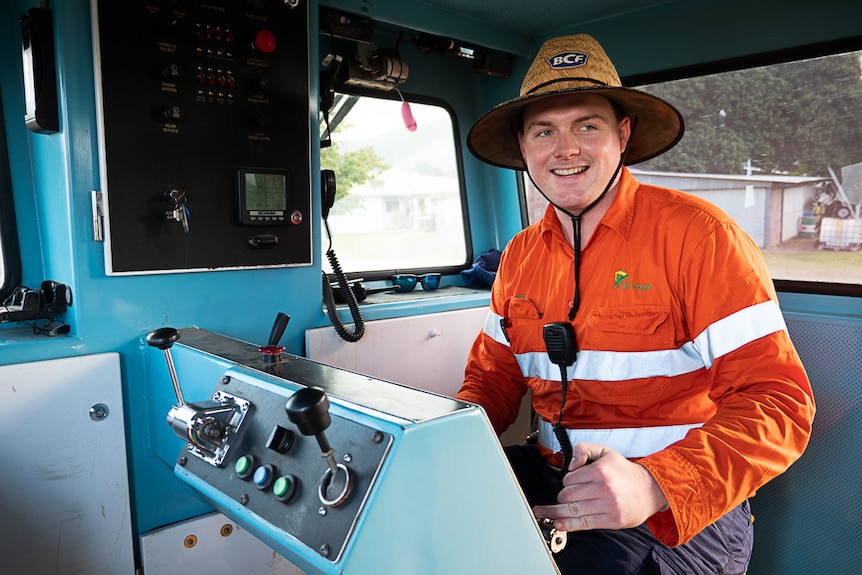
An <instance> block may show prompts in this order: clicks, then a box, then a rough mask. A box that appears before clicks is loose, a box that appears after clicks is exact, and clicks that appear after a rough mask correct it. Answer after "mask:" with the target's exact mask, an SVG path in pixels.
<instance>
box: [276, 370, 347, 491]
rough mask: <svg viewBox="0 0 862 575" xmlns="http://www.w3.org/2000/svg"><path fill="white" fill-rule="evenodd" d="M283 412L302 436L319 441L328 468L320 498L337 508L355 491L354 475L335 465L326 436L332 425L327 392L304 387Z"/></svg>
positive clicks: (320, 488) (339, 464) (340, 464)
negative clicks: (285, 412)
mask: <svg viewBox="0 0 862 575" xmlns="http://www.w3.org/2000/svg"><path fill="white" fill-rule="evenodd" d="M284 409H285V410H286V411H287V417H288V418H289V419H290V421H291V422H293V423H294V424H295V425H296V426H297V427H298V428H299V432H300V433H302V434H303V435H313V436H314V437H315V438H316V439H317V444H318V445H319V446H320V450H321V452H322V455H323V457H324V458H325V459H326V463H327V464H328V465H329V468H328V469H327V470H326V472H325V473H324V475H323V478H322V479H321V481H320V486H319V489H318V496H319V497H320V501H321V502H322V503H323V504H324V505H329V506H331V507H338V506H339V505H341V504H342V503H344V502H345V501H346V500H347V497H348V496H349V495H350V491H351V490H352V489H353V474H352V473H351V471H350V469H348V468H347V466H346V465H344V464H342V463H336V462H335V456H334V452H333V449H332V446H330V445H329V440H328V439H327V438H326V434H325V433H324V431H325V430H326V429H327V428H328V427H329V426H330V424H331V423H332V418H331V417H330V415H329V399H327V397H326V393H325V392H324V391H323V390H322V389H320V388H317V387H305V388H303V389H300V390H299V391H297V392H296V393H294V394H293V395H291V396H290V398H289V399H288V400H287V403H286V404H285V405H284Z"/></svg>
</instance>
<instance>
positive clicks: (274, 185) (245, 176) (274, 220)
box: [236, 168, 288, 226]
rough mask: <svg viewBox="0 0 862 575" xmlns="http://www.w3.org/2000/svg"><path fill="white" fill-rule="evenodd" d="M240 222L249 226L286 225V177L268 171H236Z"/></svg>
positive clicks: (272, 170) (242, 169)
mask: <svg viewBox="0 0 862 575" xmlns="http://www.w3.org/2000/svg"><path fill="white" fill-rule="evenodd" d="M236 183H237V208H238V211H239V213H238V214H237V219H238V221H239V223H240V224H243V225H247V226H267V225H269V226H271V225H282V224H284V223H286V219H285V214H286V213H287V192H288V180H287V174H285V173H284V171H282V170H275V169H267V168H239V169H238V170H237V178H236Z"/></svg>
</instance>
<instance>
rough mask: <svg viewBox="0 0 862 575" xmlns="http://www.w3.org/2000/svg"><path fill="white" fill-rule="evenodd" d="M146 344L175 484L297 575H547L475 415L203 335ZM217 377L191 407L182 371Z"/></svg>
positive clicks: (493, 445)
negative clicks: (165, 392) (161, 395)
mask: <svg viewBox="0 0 862 575" xmlns="http://www.w3.org/2000/svg"><path fill="white" fill-rule="evenodd" d="M147 343H148V344H149V345H150V346H151V348H152V349H153V350H154V352H153V353H150V354H148V363H149V365H150V368H151V369H150V371H151V373H152V374H154V375H153V377H158V378H159V380H160V381H161V380H166V379H170V380H171V383H172V384H173V386H174V392H175V396H176V400H177V403H176V405H174V406H173V407H172V408H170V409H168V416H167V423H168V426H167V427H168V428H170V429H172V430H173V432H174V433H175V435H177V436H179V437H180V438H181V439H182V440H183V441H184V442H185V444H186V445H185V447H184V448H182V449H181V451H180V453H179V456H178V457H176V460H175V461H176V463H175V468H174V469H175V473H176V474H177V476H178V477H179V478H180V479H181V480H182V481H184V482H185V483H187V484H188V485H189V486H191V487H192V488H193V489H194V490H195V491H196V492H197V493H198V494H200V495H201V496H202V497H203V498H204V499H205V500H206V501H208V502H209V503H210V504H212V505H213V507H215V508H216V509H218V510H219V511H221V512H222V513H224V514H225V515H227V516H229V517H231V518H232V519H233V520H234V521H236V522H237V523H238V524H240V525H241V526H243V527H244V528H245V529H246V530H248V531H249V532H250V533H252V534H254V535H255V536H257V537H258V538H259V539H261V540H262V541H263V542H264V543H266V544H267V545H269V546H270V547H272V548H273V549H274V550H276V551H277V552H279V553H281V554H282V555H283V556H284V557H286V558H287V559H288V560H290V561H291V562H293V563H295V564H296V565H297V566H299V567H300V568H301V569H303V570H304V571H305V572H307V573H309V574H313V573H325V574H330V573H331V574H336V573H359V574H364V573H407V572H409V573H412V574H422V573H428V574H429V575H430V574H437V573H450V574H455V573H477V572H493V573H504V572H529V573H556V572H557V570H556V567H555V564H554V561H553V558H552V556H551V554H550V551H549V549H548V547H547V545H546V543H545V541H544V539H543V535H542V531H541V529H540V528H539V526H538V525H537V523H536V521H535V519H534V517H533V515H532V513H531V511H530V509H529V507H528V506H527V503H526V501H525V500H524V497H523V494H522V493H521V491H520V488H519V487H518V486H517V483H516V481H515V479H514V476H513V475H512V472H511V469H510V468H509V466H508V463H507V462H506V459H505V456H504V454H503V452H502V449H501V447H500V445H499V442H498V440H497V438H496V436H495V435H494V433H493V430H492V429H491V426H490V423H489V422H488V419H487V417H486V416H485V415H484V413H483V412H482V411H481V409H479V408H478V407H476V406H473V405H470V404H466V403H463V402H459V401H456V400H453V399H451V398H447V397H442V396H438V395H435V394H431V393H427V392H424V391H419V390H416V389H412V388H409V387H405V386H402V385H397V384H394V383H390V382H386V381H382V380H378V379H375V378H371V377H367V376H364V375H360V374H357V373H353V372H349V371H345V370H341V369H337V368H334V367H330V366H326V365H323V364H320V363H317V362H313V361H310V360H307V359H304V358H300V357H297V356H292V355H289V354H284V353H282V354H279V355H277V356H276V357H273V356H272V354H271V353H266V351H267V349H266V348H269V347H271V346H264V347H257V346H254V345H252V344H248V343H244V342H240V341H236V340H232V339H230V338H226V337H224V336H220V335H217V334H213V333H211V332H207V331H204V330H200V329H193V328H187V329H182V330H175V329H172V328H162V329H159V330H156V331H154V332H152V333H150V334H149V335H148V336H147ZM155 350H161V351H162V352H163V354H162V355H163V357H161V356H160V354H158V353H156V351H155ZM175 356H176V357H175ZM175 362H176V363H175ZM165 367H167V373H166V374H165ZM178 367H179V369H178ZM214 370H215V372H218V373H219V375H218V377H217V381H215V382H213V383H214V387H213V390H212V392H211V394H210V395H209V397H208V398H207V399H205V400H203V401H198V402H192V403H187V402H186V400H185V398H184V396H183V394H182V390H181V388H180V382H179V377H178V375H177V372H178V371H179V372H181V373H183V374H184V375H183V380H184V381H186V382H187V383H188V379H189V375H190V374H211V373H213V372H214ZM165 375H167V377H165ZM166 383H167V382H166V381H164V382H161V383H160V384H159V385H162V386H164V385H166ZM192 383H193V385H194V386H195V387H196V388H199V387H200V382H192ZM166 409H167V407H166ZM155 443H158V442H155Z"/></svg>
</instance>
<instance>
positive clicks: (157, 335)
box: [147, 327, 186, 405]
mask: <svg viewBox="0 0 862 575" xmlns="http://www.w3.org/2000/svg"><path fill="white" fill-rule="evenodd" d="M178 339H180V332H178V331H177V330H175V329H174V328H172V327H163V328H159V329H157V330H156V331H154V332H151V333H148V334H147V345H149V346H152V347H155V348H158V349H160V350H162V351H163V352H164V353H165V361H166V362H167V364H168V373H170V375H171V383H172V384H173V386H174V395H176V396H177V405H183V404H185V402H186V401H185V400H184V399H183V391H182V389H180V380H179V378H177V369H176V367H175V366H174V358H173V356H172V355H171V347H172V346H173V345H174V342H176V341H177V340H178Z"/></svg>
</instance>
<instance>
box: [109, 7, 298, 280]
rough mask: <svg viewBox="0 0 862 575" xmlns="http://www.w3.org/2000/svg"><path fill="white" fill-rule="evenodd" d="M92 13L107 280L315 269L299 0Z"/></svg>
mask: <svg viewBox="0 0 862 575" xmlns="http://www.w3.org/2000/svg"><path fill="white" fill-rule="evenodd" d="M92 3H93V10H94V14H95V18H94V30H93V36H94V43H95V47H94V53H95V55H96V60H97V61H96V76H97V78H96V82H97V86H96V92H97V99H98V100H99V102H98V104H99V106H100V108H101V117H100V130H99V132H100V139H101V146H100V154H101V164H102V166H101V168H102V170H101V172H102V177H101V188H102V189H101V192H102V193H101V196H97V198H98V199H97V200H96V201H94V211H95V212H96V213H95V214H94V217H95V225H96V226H97V228H98V229H97V231H96V236H97V237H98V236H99V235H100V234H102V235H103V236H104V240H105V246H106V247H105V263H106V270H107V273H108V274H109V275H127V274H145V273H156V272H161V273H171V272H184V271H204V270H219V269H238V268H250V267H251V268H254V267H283V266H296V265H309V264H311V263H312V256H311V253H312V251H311V249H312V248H311V233H312V229H311V220H312V218H311V213H310V211H311V176H310V140H309V137H310V136H309V135H310V127H309V126H310V111H309V55H308V7H307V2H306V1H305V0H286V1H281V0H280V1H277V2H276V1H269V2H266V1H263V2H261V1H254V2H252V1H248V0H208V1H207V2H201V1H199V0H198V1H195V0H129V1H123V2H116V1H114V0H92ZM99 200H100V201H99ZM100 215H101V216H103V218H104V220H103V222H102V221H100V220H99V216H100Z"/></svg>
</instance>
